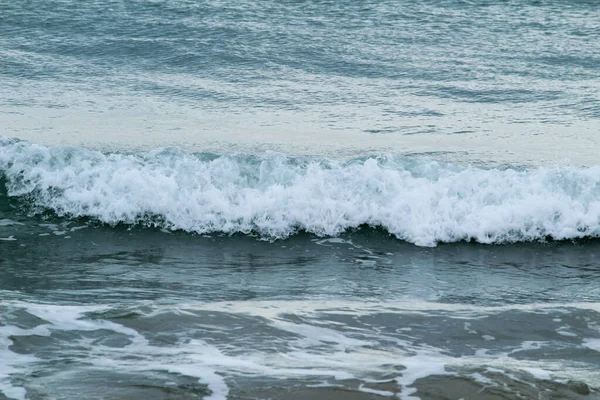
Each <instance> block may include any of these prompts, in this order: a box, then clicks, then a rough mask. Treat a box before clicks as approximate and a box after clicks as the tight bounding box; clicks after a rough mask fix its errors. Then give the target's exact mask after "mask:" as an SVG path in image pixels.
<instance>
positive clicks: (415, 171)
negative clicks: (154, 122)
mask: <svg viewBox="0 0 600 400" xmlns="http://www.w3.org/2000/svg"><path fill="white" fill-rule="evenodd" d="M0 171H1V172H2V175H3V179H4V180H5V185H6V190H7V194H8V195H9V196H19V197H23V198H27V199H28V202H29V204H30V205H32V206H34V207H36V209H37V210H38V212H42V210H47V209H51V210H53V211H54V212H55V213H57V214H58V215H59V216H67V217H89V218H93V219H97V220H99V221H101V222H104V223H107V224H118V223H125V224H139V223H141V224H152V225H159V226H161V227H162V228H166V229H171V230H184V231H188V232H196V233H210V232H224V233H236V232H240V233H250V232H257V233H259V234H261V235H264V236H267V237H270V238H285V237H288V236H290V235H292V234H294V233H295V232H296V231H298V230H304V231H307V232H311V233H314V234H316V235H320V236H335V235H338V234H340V233H342V232H343V231H345V230H348V229H351V228H356V227H359V226H361V225H370V226H374V227H383V228H385V229H386V230H387V231H388V232H389V233H391V234H393V235H395V236H396V237H397V238H399V239H402V240H406V241H408V242H412V243H415V244H417V245H423V246H432V245H435V244H436V243H438V242H456V241H463V240H475V241H477V242H481V243H508V242H517V241H534V240H543V239H545V238H548V237H551V238H553V239H557V240H563V239H576V238H584V237H598V236H600V168H599V167H592V168H585V169H577V168H570V167H569V168H552V169H545V168H539V169H533V170H516V169H505V170H500V169H484V168H475V167H460V166H456V165H444V164H440V163H437V162H434V161H426V160H420V161H419V160H414V159H407V158H403V157H396V156H391V157H377V158H367V159H361V160H354V161H351V162H347V163H341V162H335V161H327V160H309V159H305V160H302V159H297V158H291V157H287V156H285V155H282V154H275V153H268V154H264V155H260V156H251V155H245V154H237V155H221V156H218V155H214V154H189V153H185V152H183V151H182V150H180V149H177V148H168V149H161V150H156V151H152V152H148V153H143V154H142V153H140V154H118V153H115V154H103V153H100V152H96V151H91V150H87V149H84V148H75V147H44V146H39V145H35V144H31V143H28V142H19V141H14V140H1V141H0Z"/></svg>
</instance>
